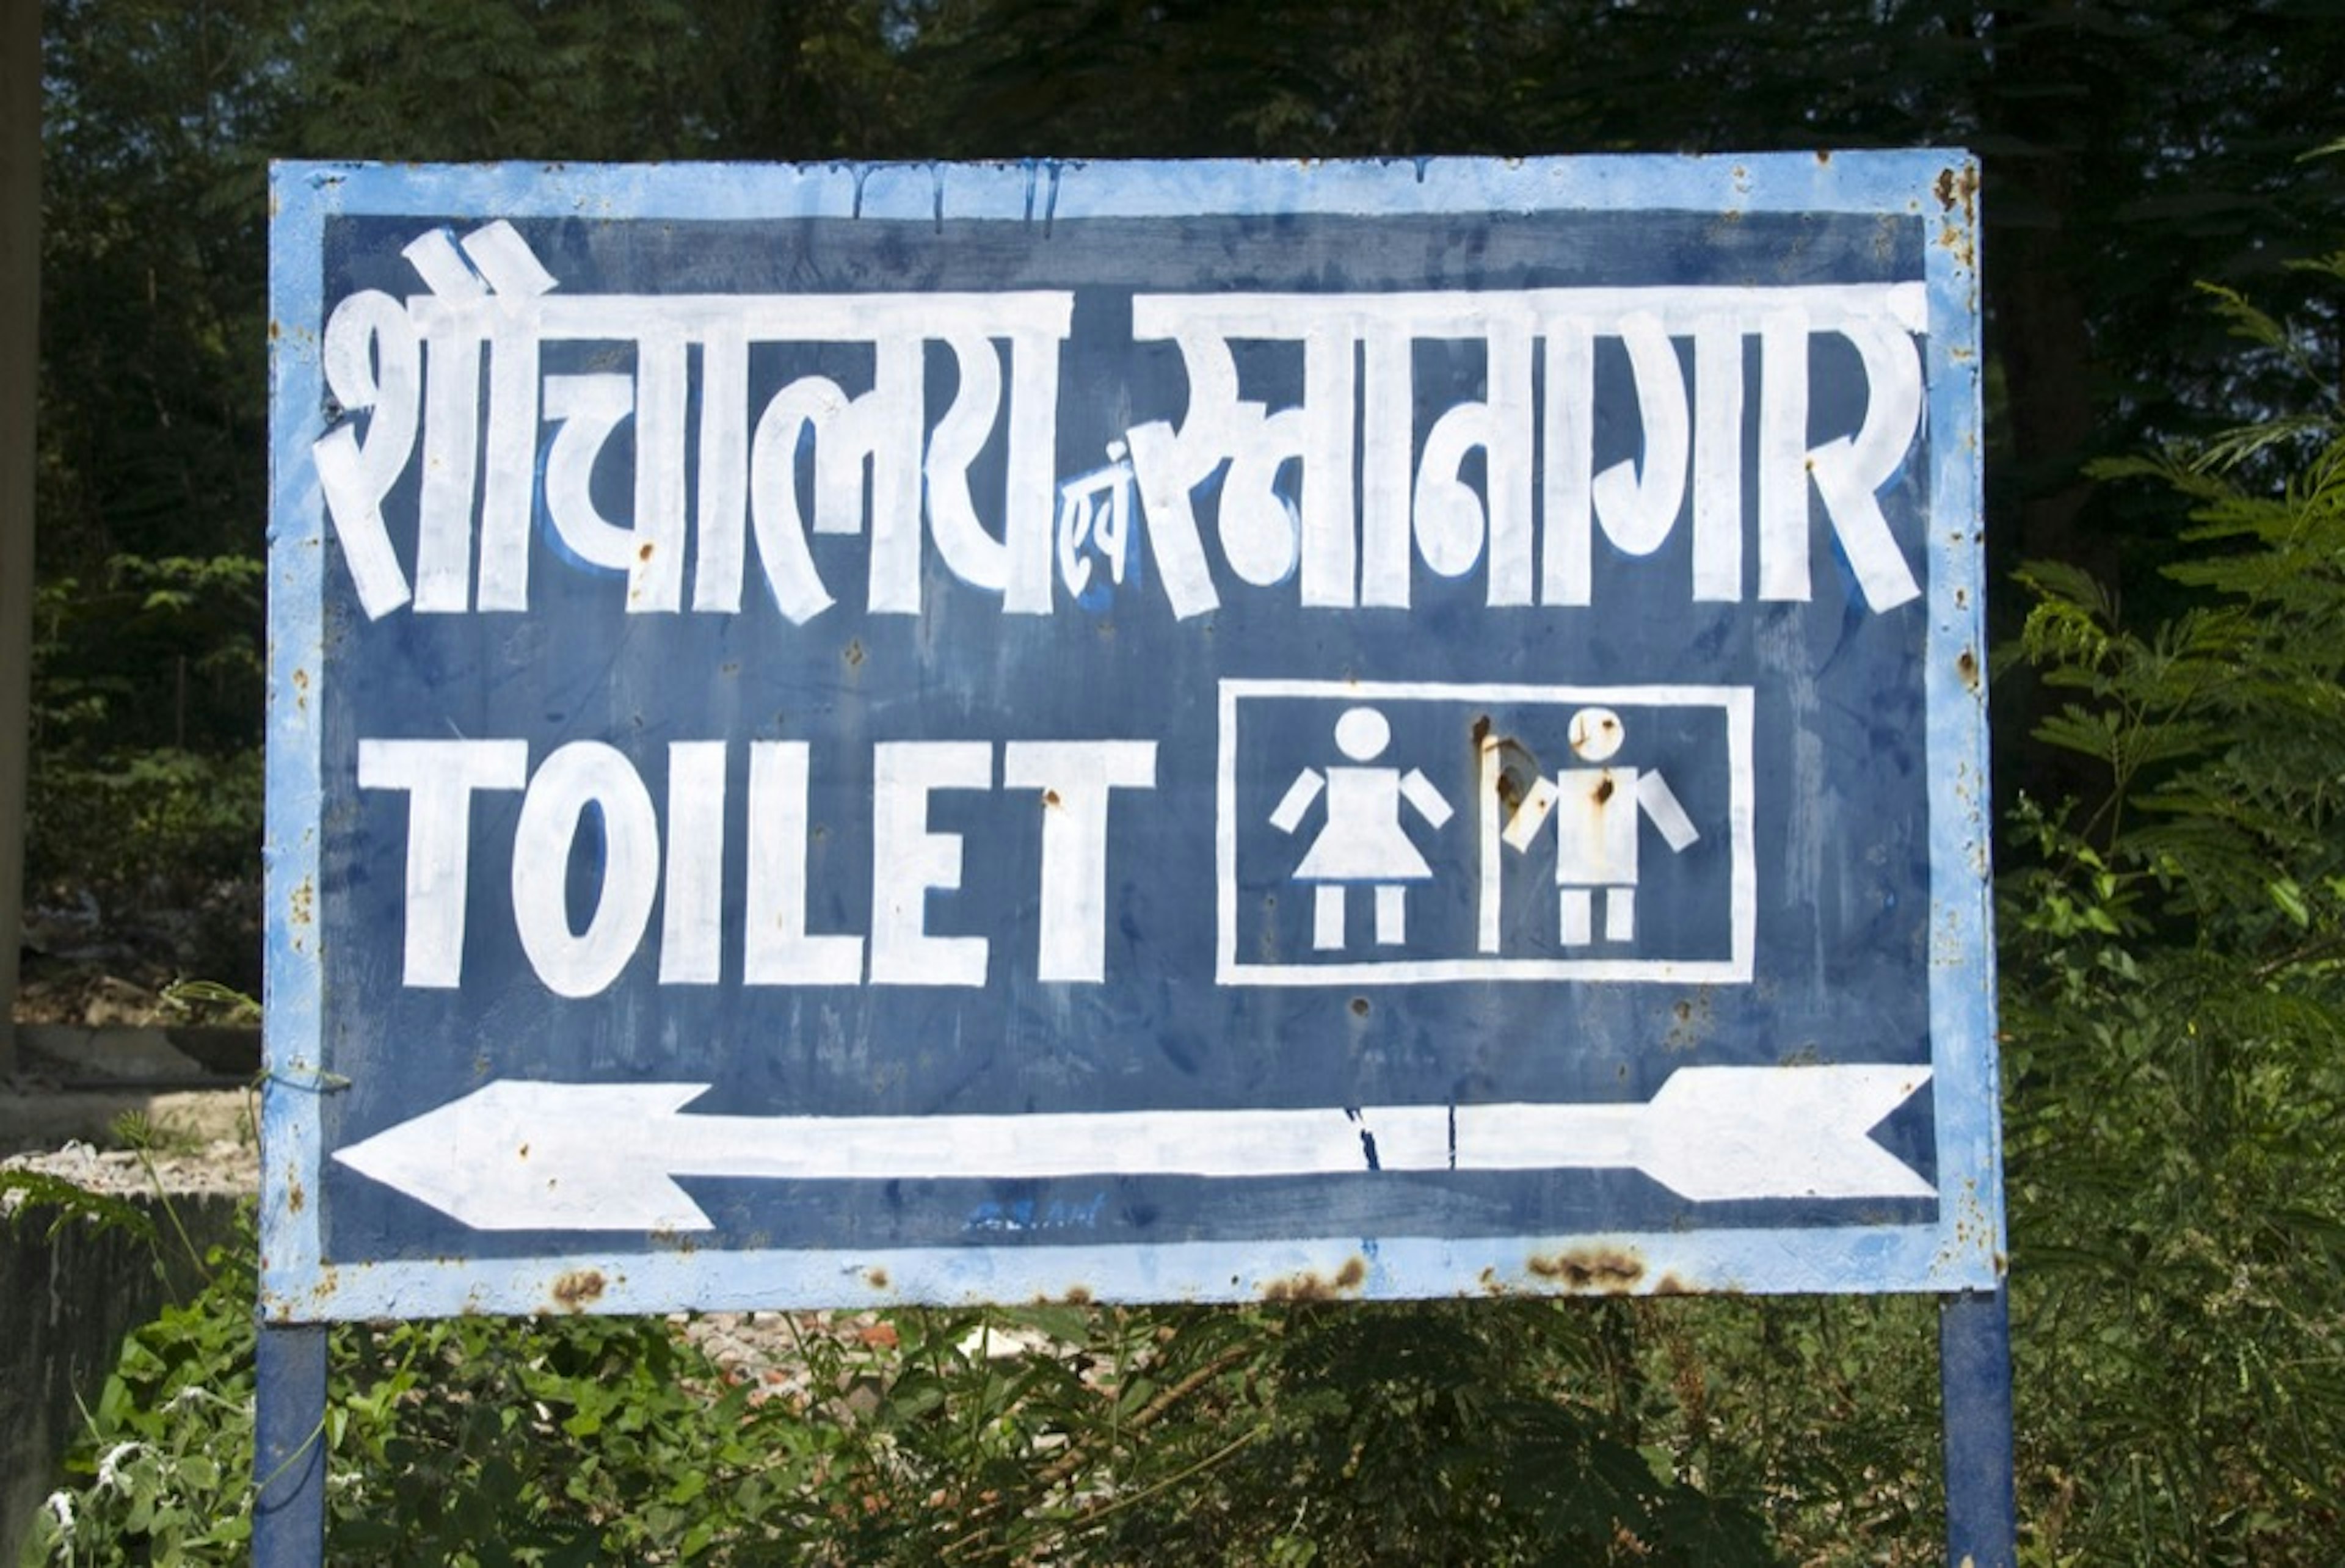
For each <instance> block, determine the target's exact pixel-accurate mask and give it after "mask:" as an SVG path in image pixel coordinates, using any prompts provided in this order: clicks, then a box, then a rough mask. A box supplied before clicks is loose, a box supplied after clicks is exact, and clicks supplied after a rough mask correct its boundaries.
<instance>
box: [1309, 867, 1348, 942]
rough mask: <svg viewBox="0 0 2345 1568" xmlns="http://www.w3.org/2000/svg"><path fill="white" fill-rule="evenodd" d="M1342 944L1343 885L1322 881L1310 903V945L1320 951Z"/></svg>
mask: <svg viewBox="0 0 2345 1568" xmlns="http://www.w3.org/2000/svg"><path fill="white" fill-rule="evenodd" d="M1343 945H1344V885H1343V884H1342V883H1340V882H1323V883H1321V884H1320V885H1319V887H1318V891H1317V893H1316V895H1315V897H1314V898H1313V901H1312V905H1311V946H1314V947H1316V948H1318V949H1319V950H1320V951H1321V952H1322V953H1325V952H1327V951H1329V950H1330V949H1333V948H1336V947H1341V946H1343Z"/></svg>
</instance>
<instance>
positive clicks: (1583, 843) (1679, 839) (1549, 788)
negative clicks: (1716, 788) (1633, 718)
mask: <svg viewBox="0 0 2345 1568" xmlns="http://www.w3.org/2000/svg"><path fill="white" fill-rule="evenodd" d="M1568 738H1569V740H1570V744H1571V750H1572V753H1573V754H1574V755H1576V756H1578V757H1579V760H1580V761H1582V762H1585V763H1594V764H1598V765H1597V766H1594V767H1587V768H1566V769H1564V770H1563V771H1562V772H1560V773H1558V774H1557V775H1556V776H1555V777H1554V778H1552V779H1548V778H1544V777H1543V778H1541V779H1540V780H1539V781H1538V783H1537V784H1533V785H1532V786H1531V787H1530V789H1529V790H1528V792H1526V793H1525V794H1524V796H1523V801H1522V804H1520V805H1519V806H1518V807H1516V808H1515V814H1514V815H1513V817H1512V818H1511V819H1510V820H1509V821H1508V824H1507V828H1506V834H1505V838H1506V842H1507V844H1508V846H1509V847H1511V848H1514V849H1518V850H1528V849H1529V848H1530V846H1531V841H1532V840H1533V839H1534V838H1536V837H1537V836H1538V831H1539V828H1540V827H1541V826H1542V825H1543V824H1545V823H1546V821H1547V819H1548V817H1549V816H1550V815H1552V816H1553V817H1554V818H1555V829H1556V835H1555V885H1556V888H1557V894H1556V903H1557V912H1556V915H1557V925H1558V934H1559V936H1560V938H1561V940H1562V943H1563V945H1564V946H1566V947H1585V946H1589V945H1590V944H1591V943H1593V942H1594V941H1596V940H1597V936H1596V922H1595V905H1596V901H1597V896H1598V895H1599V894H1600V895H1602V896H1603V903H1604V935H1603V938H1602V939H1603V940H1604V941H1606V942H1610V943H1626V942H1633V941H1635V940H1636V939H1637V846H1638V842H1639V839H1640V838H1641V837H1642V836H1643V831H1644V820H1645V818H1647V817H1650V818H1652V821H1653V825H1654V826H1655V827H1657V828H1659V829H1660V834H1661V837H1662V838H1663V839H1664V840H1665V841H1666V842H1667V843H1668V845H1669V846H1670V849H1672V850H1675V851H1680V852H1682V851H1683V850H1684V849H1685V848H1686V846H1687V845H1690V844H1692V843H1693V842H1694V840H1696V839H1697V838H1700V836H1701V835H1700V834H1699V833H1697V832H1695V831H1694V825H1693V821H1692V819H1691V818H1690V817H1689V816H1687V815H1686V811H1685V807H1684V806H1683V805H1681V804H1679V802H1678V797H1677V794H1676V793H1675V792H1673V791H1672V790H1671V789H1670V786H1669V782H1668V781H1667V780H1666V779H1664V778H1663V777H1662V776H1661V775H1660V774H1659V773H1656V772H1647V771H1644V770H1641V769H1638V768H1629V767H1609V766H1605V765H1603V764H1607V763H1609V762H1610V760H1611V758H1612V757H1613V755H1614V754H1616V753H1618V752H1619V749H1620V743H1621V742H1622V741H1623V740H1624V739H1625V738H1626V732H1625V731H1624V730H1623V728H1622V726H1621V723H1620V715H1619V714H1618V713H1614V712H1613V711H1612V710H1611V709H1609V708H1597V707H1589V708H1582V709H1580V710H1579V712H1578V713H1574V714H1572V716H1571V723H1570V727H1569V730H1568Z"/></svg>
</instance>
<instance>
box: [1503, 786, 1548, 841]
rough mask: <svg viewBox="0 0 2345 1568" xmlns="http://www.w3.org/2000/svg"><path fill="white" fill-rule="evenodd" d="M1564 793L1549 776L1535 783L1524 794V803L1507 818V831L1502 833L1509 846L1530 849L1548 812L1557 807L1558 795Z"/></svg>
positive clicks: (1545, 820)
mask: <svg viewBox="0 0 2345 1568" xmlns="http://www.w3.org/2000/svg"><path fill="white" fill-rule="evenodd" d="M1562 793H1563V792H1562V791H1560V790H1558V789H1557V788H1556V787H1555V784H1554V782H1553V781H1552V780H1549V779H1547V778H1541V779H1539V780H1538V782H1536V783H1535V784H1532V785H1531V787H1530V788H1529V790H1528V791H1527V792H1526V793H1525V794H1524V795H1523V800H1522V804H1520V805H1518V806H1517V807H1515V814H1514V815H1512V816H1511V817H1508V819H1507V831H1506V833H1505V834H1504V835H1501V836H1503V837H1504V838H1505V839H1506V841H1507V846H1508V848H1510V849H1528V848H1529V847H1530V846H1531V840H1532V839H1534V838H1537V837H1538V830H1539V828H1540V827H1541V826H1542V825H1543V824H1545V823H1546V822H1547V814H1548V813H1549V812H1551V811H1553V810H1554V809H1555V802H1556V797H1557V796H1558V794H1562Z"/></svg>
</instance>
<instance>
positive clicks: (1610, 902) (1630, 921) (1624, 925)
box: [1604, 887, 1637, 942]
mask: <svg viewBox="0 0 2345 1568" xmlns="http://www.w3.org/2000/svg"><path fill="white" fill-rule="evenodd" d="M1636 939H1637V890H1636V889H1635V888H1633V887H1608V888H1606V889H1605V890H1604V940H1606V941H1607V942H1634V941H1635V940H1636Z"/></svg>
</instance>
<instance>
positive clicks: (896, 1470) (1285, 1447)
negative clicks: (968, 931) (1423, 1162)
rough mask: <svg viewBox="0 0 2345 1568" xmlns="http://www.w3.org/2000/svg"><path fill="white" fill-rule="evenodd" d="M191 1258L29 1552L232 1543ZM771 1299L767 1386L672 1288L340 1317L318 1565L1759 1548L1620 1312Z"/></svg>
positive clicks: (220, 1316) (1748, 1515)
mask: <svg viewBox="0 0 2345 1568" xmlns="http://www.w3.org/2000/svg"><path fill="white" fill-rule="evenodd" d="M209 1267H210V1270H211V1275H210V1280H209V1283H208V1286H207V1287H206V1289H205V1290H203V1292H202V1293H201V1294H200V1295H199V1296H198V1297H197V1298H196V1299H195V1300H191V1301H189V1302H188V1303H186V1304H185V1305H183V1306H180V1307H177V1308H174V1309H172V1310H168V1311H167V1312H166V1313H164V1314H163V1316H162V1317H161V1318H159V1319H158V1320H157V1321H155V1322H154V1323H151V1324H149V1325H147V1327H145V1328H143V1329H141V1330H138V1331H137V1332H136V1333H135V1334H134V1335H132V1336H131V1338H130V1340H129V1341H128V1342H127V1344H126V1346H125V1347H124V1351H123V1353H122V1357H121V1361H120V1362H119V1364H118V1365H117V1368H116V1370H115V1372H114V1374H113V1376H112V1377H111V1378H110V1379H109V1380H108V1381H107V1387H106V1391H105V1393H104V1394H103V1395H102V1396H101V1398H100V1399H99V1401H98V1402H97V1405H96V1408H95V1409H94V1410H93V1411H90V1413H89V1431H88V1432H87V1434H86V1437H85V1439H84V1440H83V1442H81V1443H80V1444H79V1445H77V1447H76V1451H75V1453H74V1455H73V1456H72V1459H71V1461H70V1464H69V1469H70V1472H71V1474H72V1475H73V1477H74V1478H75V1481H74V1484H72V1485H71V1486H69V1487H68V1488H67V1489H66V1490H65V1491H64V1492H61V1493H60V1494H59V1495H58V1497H57V1498H56V1499H53V1500H52V1505H51V1507H50V1508H49V1509H48V1510H46V1512H44V1513H43V1515H42V1517H41V1521H40V1522H39V1525H38V1527H37V1533H36V1551H35V1553H34V1554H33V1555H32V1556H30V1557H28V1559H27V1560H28V1561H34V1562H40V1563H56V1564H60V1565H62V1564H85V1563H86V1564H113V1563H141V1562H152V1563H167V1562H171V1563H231V1562H237V1561H241V1560H242V1558H243V1555H244V1554H245V1553H246V1552H247V1551H249V1540H250V1531H251V1514H250V1497H251V1483H250V1480H249V1473H250V1466H251V1462H252V1454H253V1448H252V1442H253V1439H252V1412H253V1394H254V1390H253V1381H252V1371H251V1368H252V1357H253V1349H254V1340H253V1335H254V1328H253V1321H252V1316H251V1312H250V1309H249V1302H250V1300H252V1292H253V1289H254V1277H253V1266H252V1249H251V1239H250V1236H249V1231H248V1233H247V1234H246V1235H245V1238H244V1239H243V1240H242V1241H241V1242H240V1243H239V1245H237V1246H235V1247H232V1248H229V1249H222V1250H215V1251H214V1252H213V1253H212V1254H211V1256H210V1259H209ZM1627 1310H1628V1309H1626V1308H1622V1309H1620V1311H1622V1312H1625V1311H1627ZM790 1322H791V1325H792V1327H793V1331H794V1332H795V1333H796V1340H795V1344H794V1348H793V1352H792V1354H791V1355H790V1356H789V1357H788V1358H787V1360H788V1361H789V1363H790V1368H791V1379H790V1384H789V1389H788V1391H787V1392H785V1393H783V1394H781V1395H779V1396H777V1397H770V1398H768V1397H763V1395H764V1394H765V1392H766V1391H765V1390H763V1389H761V1388H759V1387H758V1386H756V1384H754V1383H748V1382H744V1383H735V1382H732V1381H729V1380H728V1378H727V1376H726V1373H725V1372H724V1371H721V1370H720V1369H719V1368H718V1367H717V1366H716V1364H715V1363H714V1362H712V1361H710V1360H709V1359H708V1357H707V1356H706V1353H705V1352H704V1351H701V1350H700V1349H698V1348H696V1346H695V1342H694V1341H693V1340H691V1339H690V1338H689V1337H688V1336H687V1335H686V1334H685V1332H684V1330H683V1328H682V1326H681V1324H680V1323H679V1322H676V1321H672V1320H665V1319H598V1318H566V1319H548V1320H490V1319H459V1320H450V1321H435V1322H419V1323H404V1324H396V1325H381V1326H363V1325H361V1326H349V1327H343V1328H338V1329H336V1330H333V1331H332V1334H331V1336H330V1345H331V1351H330V1353H331V1358H332V1359H331V1390H332V1392H331V1394H330V1404H329V1408H328V1411H327V1413H326V1421H325V1425H324V1427H323V1429H322V1431H321V1432H320V1439H321V1441H323V1442H325V1443H326V1444H327V1447H328V1452H329V1474H330V1480H329V1482H328V1498H329V1508H330V1526H329V1543H328V1558H329V1560H330V1561H332V1562H334V1563H356V1564H363V1563H411V1562H431V1563H454V1564H468V1565H480V1568H487V1565H490V1564H500V1563H545V1564H552V1563H604V1562H628V1563H750V1564H755V1563H771V1562H777V1561H787V1562H797V1563H817V1564H837V1565H839V1568H848V1565H861V1564H867V1563H904V1564H914V1563H919V1564H930V1563H999V1562H1013V1563H1015V1562H1043V1561H1048V1562H1060V1563H1074V1562H1098V1563H1143V1562H1173V1561H1178V1562H1184V1563H1192V1562H1193V1563H1233V1564H1239V1563H1244V1564H1255V1563H1262V1564H1272V1563H1275V1564H1302V1563H1313V1564H1320V1565H1323V1568H1334V1565H1345V1564H1374V1563H1389V1562H1394V1561H1409V1562H1424V1563H1475V1564H1482V1563H1491V1564H1504V1563H1571V1564H1579V1563H1699V1564H1710V1565H1717V1568H1732V1565H1735V1564H1745V1563H1748V1564H1760V1563H1772V1562H1775V1561H1777V1560H1778V1559H1777V1558H1776V1557H1775V1555H1774V1554H1773V1553H1772V1551H1771V1548H1770V1547H1769V1545H1768V1544H1767V1541H1766V1532H1765V1529H1764V1527H1763V1526H1762V1524H1761V1520H1760V1517H1759V1514H1758V1513H1757V1512H1756V1511H1755V1509H1754V1508H1753V1507H1752V1506H1751V1505H1749V1504H1747V1503H1743V1502H1737V1501H1735V1499H1734V1498H1733V1496H1731V1495H1729V1494H1724V1493H1721V1492H1719V1491H1718V1490H1717V1488H1716V1486H1715V1485H1713V1486H1712V1487H1711V1488H1709V1489H1705V1488H1703V1487H1701V1486H1700V1485H1697V1484H1696V1483H1695V1482H1692V1481H1691V1480H1690V1479H1688V1476H1687V1474H1686V1470H1687V1465H1688V1463H1689V1462H1696V1463H1698V1462H1700V1461H1699V1457H1698V1455H1699V1452H1700V1451H1701V1450H1702V1447H1703V1445H1702V1443H1701V1442H1700V1441H1699V1440H1697V1441H1696V1442H1693V1443H1691V1444H1690V1445H1688V1446H1686V1447H1684V1448H1683V1449H1680V1448H1678V1447H1675V1446H1673V1445H1672V1444H1670V1442H1666V1441H1655V1442H1642V1441H1639V1438H1638V1436H1637V1431H1636V1427H1637V1423H1638V1422H1639V1421H1643V1420H1645V1419H1647V1418H1648V1416H1650V1414H1651V1412H1650V1411H1646V1410H1644V1409H1643V1408H1642V1405H1643V1403H1644V1399H1643V1391H1644V1389H1645V1380H1644V1378H1643V1374H1642V1373H1641V1372H1640V1371H1638V1370H1636V1369H1635V1367H1634V1366H1633V1364H1632V1363H1633V1361H1634V1352H1633V1345H1632V1342H1631V1341H1632V1338H1633V1336H1632V1335H1631V1334H1630V1332H1629V1330H1628V1328H1627V1320H1625V1319H1623V1318H1620V1317H1619V1316H1618V1315H1617V1314H1614V1315H1610V1316H1608V1315H1605V1314H1600V1313H1598V1312H1593V1311H1591V1310H1588V1309H1586V1308H1585V1307H1583V1306H1578V1305H1573V1304H1568V1303H1567V1304H1560V1305H1558V1304H1556V1303H1532V1302H1515V1303H1499V1302H1490V1303H1477V1304H1474V1305H1471V1306H1465V1305H1441V1304H1429V1305H1425V1306H1408V1307H1359V1306H1355V1305H1332V1304H1331V1305H1324V1306H1323V1305H1302V1306H1294V1307H1285V1308H1279V1307H1271V1308H1257V1309H1251V1310H1223V1309H1214V1310H1204V1309H1195V1310H1152V1311H1126V1310H1091V1309H1084V1308H1078V1307H1039V1308H1033V1309H1028V1310H1020V1311H942V1310H905V1311H899V1312H895V1313H891V1314H887V1315H884V1316H883V1317H881V1318H880V1319H878V1320H877V1321H876V1322H869V1321H868V1320H867V1321H863V1322H860V1323H858V1321H856V1320H837V1321H832V1322H817V1321H816V1320H810V1319H809V1320H797V1319H793V1320H790ZM1004 1336H1017V1339H1016V1341H1015V1343H1016V1345H1017V1347H1018V1349H1017V1350H1016V1352H1015V1353H1013V1354H1007V1355H1005V1354H1000V1353H998V1352H999V1351H1000V1349H1001V1348H1002V1347H1001V1345H1000V1342H999V1341H1000V1340H1002V1339H1003V1337H1004ZM989 1340H992V1341H995V1342H993V1343H989ZM1677 1386H1680V1387H1682V1386H1684V1384H1683V1381H1682V1380H1680V1382H1679V1384H1678V1385H1677Z"/></svg>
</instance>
